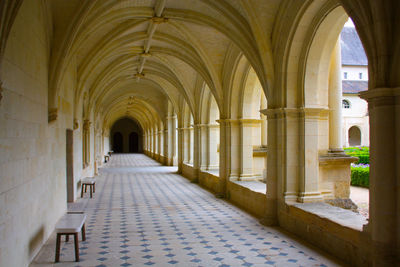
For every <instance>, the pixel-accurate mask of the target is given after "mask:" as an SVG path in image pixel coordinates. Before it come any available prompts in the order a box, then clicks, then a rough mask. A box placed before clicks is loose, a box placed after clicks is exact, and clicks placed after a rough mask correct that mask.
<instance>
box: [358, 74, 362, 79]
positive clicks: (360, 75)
mask: <svg viewBox="0 0 400 267" xmlns="http://www.w3.org/2000/svg"><path fill="white" fill-rule="evenodd" d="M358 76H359V77H360V80H362V76H363V75H362V72H360V73H359V74H358Z"/></svg>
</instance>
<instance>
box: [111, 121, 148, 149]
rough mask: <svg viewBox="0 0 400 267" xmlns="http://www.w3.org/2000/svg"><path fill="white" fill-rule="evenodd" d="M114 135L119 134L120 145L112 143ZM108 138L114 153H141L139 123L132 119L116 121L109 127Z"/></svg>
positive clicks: (141, 144) (141, 133) (141, 131)
mask: <svg viewBox="0 0 400 267" xmlns="http://www.w3.org/2000/svg"><path fill="white" fill-rule="evenodd" d="M116 133H119V134H121V138H122V142H121V143H118V142H116V141H114V136H115V134H116ZM110 137H111V138H110V139H111V140H110V141H111V147H112V148H113V150H114V152H117V151H118V153H142V152H143V130H142V127H141V126H140V125H139V123H138V122H137V121H135V120H134V119H132V118H126V117H125V118H121V119H119V120H117V121H116V122H115V123H114V124H113V126H112V127H111V131H110ZM117 147H118V148H117Z"/></svg>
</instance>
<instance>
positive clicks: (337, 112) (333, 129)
mask: <svg viewBox="0 0 400 267" xmlns="http://www.w3.org/2000/svg"><path fill="white" fill-rule="evenodd" d="M341 62H342V59H341V51H340V39H338V41H337V42H336V45H335V48H334V49H333V52H332V57H331V66H330V73H329V152H330V153H342V154H343V148H342V76H341V74H342V73H341V69H342V63H341Z"/></svg>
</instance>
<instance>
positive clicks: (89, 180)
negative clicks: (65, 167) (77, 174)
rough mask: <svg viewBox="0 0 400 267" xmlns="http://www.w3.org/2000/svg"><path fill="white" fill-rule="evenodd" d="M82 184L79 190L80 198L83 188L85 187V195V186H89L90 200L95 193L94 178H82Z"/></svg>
mask: <svg viewBox="0 0 400 267" xmlns="http://www.w3.org/2000/svg"><path fill="white" fill-rule="evenodd" d="M81 184H82V188H81V198H82V197H83V186H85V193H86V190H87V186H89V190H90V198H92V196H93V193H95V192H96V180H95V179H94V178H90V177H87V178H84V179H82V181H81Z"/></svg>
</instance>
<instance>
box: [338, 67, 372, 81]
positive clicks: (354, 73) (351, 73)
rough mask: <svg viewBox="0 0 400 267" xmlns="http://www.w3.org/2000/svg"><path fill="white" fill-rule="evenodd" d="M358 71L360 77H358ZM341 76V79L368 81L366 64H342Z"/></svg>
mask: <svg viewBox="0 0 400 267" xmlns="http://www.w3.org/2000/svg"><path fill="white" fill-rule="evenodd" d="M345 72H347V78H345V77H344V73H345ZM360 73H362V77H361V79H360V76H359V75H360ZM342 78H343V80H353V81H368V66H344V65H343V66H342Z"/></svg>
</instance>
